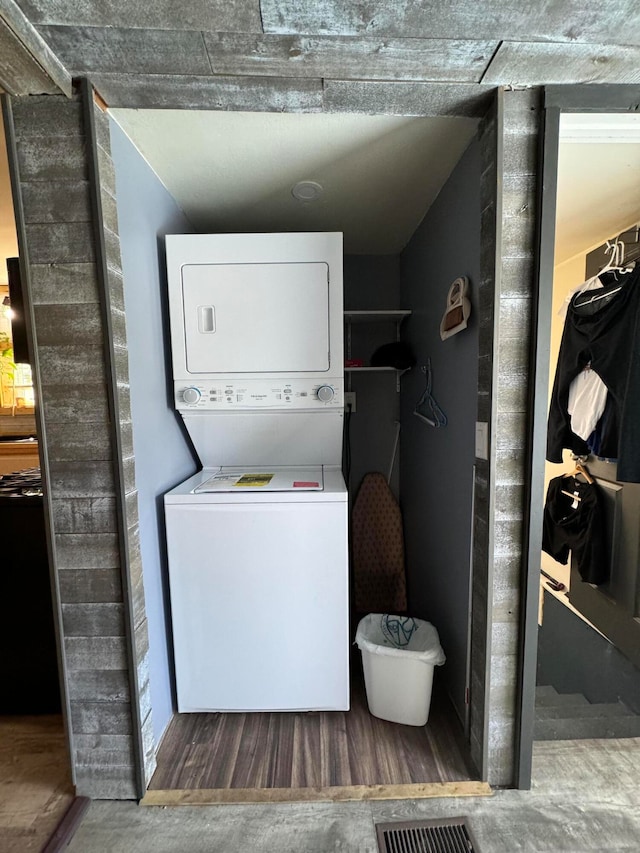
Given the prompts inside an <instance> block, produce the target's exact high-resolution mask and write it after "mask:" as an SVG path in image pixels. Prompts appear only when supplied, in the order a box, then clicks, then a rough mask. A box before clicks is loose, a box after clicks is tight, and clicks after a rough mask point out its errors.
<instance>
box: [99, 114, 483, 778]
mask: <svg viewBox="0 0 640 853" xmlns="http://www.w3.org/2000/svg"><path fill="white" fill-rule="evenodd" d="M172 118H173V121H176V117H175V116H173V117H172V116H171V115H168V114H167V113H164V114H163V112H162V111H158V112H153V111H149V113H148V114H145V112H144V111H142V112H138V111H127V110H115V111H113V115H112V117H111V149H112V157H113V161H114V165H115V170H116V188H117V202H118V227H119V233H120V242H121V251H122V265H123V275H124V287H125V316H126V325H127V348H128V355H129V372H130V382H131V407H132V421H133V441H134V452H135V460H136V486H137V490H138V505H139V514H140V549H141V554H142V561H143V572H144V588H145V600H146V611H147V616H148V622H149V642H150V653H149V660H150V685H151V697H150V701H151V708H152V712H153V721H154V738H155V741H156V749H157V758H158V769H157V771H156V776H155V777H154V779H153V780H152V783H151V790H150V793H152V792H153V790H154V789H155V790H156V791H157V790H159V791H162V790H168V789H171V788H179V789H207V790H209V791H211V790H214V791H215V790H218V791H220V790H225V789H227V788H235V789H237V792H240V791H241V790H246V789H250V790H254V791H255V789H266V790H271V791H272V793H273V789H281V790H282V791H286V790H288V789H292V788H294V789H300V788H307V787H316V788H318V787H319V788H327V787H344V788H348V787H350V786H353V785H381V784H386V785H411V784H418V783H429V782H448V781H461V780H471V779H473V778H476V777H475V776H474V775H473V774H474V771H473V769H471V765H470V763H469V756H468V743H467V740H468V731H467V732H465V729H466V728H467V727H468V710H467V709H468V706H467V704H466V701H467V695H468V688H469V677H470V676H469V644H470V637H469V622H470V596H471V563H472V496H473V477H474V460H475V457H476V454H478V453H479V454H482V453H483V449H482V447H480V448H479V447H478V446H477V444H476V419H477V386H478V376H477V369H478V368H477V357H478V333H479V318H478V315H477V312H476V306H477V304H478V298H477V296H478V287H479V277H480V272H479V271H480V175H481V161H480V152H479V146H478V143H477V141H476V139H475V132H476V122H475V121H474V120H471V119H409V118H406V119H399V118H397V117H394V118H392V117H371V116H354V117H347V118H349V119H352V123H351V124H349V122H347V120H346V119H345V117H338V116H330V115H329V116H313V115H309V116H305V115H281V116H274V115H269V116H262V115H258V114H233V113H201V114H199V115H198V116H193V114H191V113H188V112H185V113H181V114H180V116H179V119H180V121H181V122H182V123H183V125H184V127H183V128H182V130H181V133H180V134H179V136H176V135H175V134H173V135H172V134H171V133H170V132H169V128H170V127H174V128H175V127H176V126H177V125H175V124H174V125H170V124H167V122H170V121H171V119H172ZM199 122H203V123H201V124H199ZM198 135H200V136H201V137H202V139H203V140H204V141H205V144H206V145H207V146H208V147H209V148H211V149H212V151H213V153H212V155H211V159H210V160H209V161H208V163H207V166H206V169H205V170H204V172H200V173H198V170H197V169H196V170H193V171H192V172H191V174H190V176H189V175H188V170H184V169H181V168H180V162H181V161H182V160H184V159H189V158H191V159H193V158H194V151H190V150H189V144H188V143H189V139H191V140H192V141H193V142H194V146H195V147H196V148H197V144H196V140H197V139H198ZM314 137H315V138H316V140H319V141H320V143H322V144H317V146H316V147H315V148H313V149H311V148H310V150H309V151H308V152H307V154H308V156H306V157H303V156H300V154H301V151H302V152H304V150H305V149H304V145H303V143H302V142H301V141H300V140H304V139H306V140H309V142H308V144H309V146H311V141H310V140H312V139H313V138H314ZM158 139H161V140H163V142H162V144H161V145H158V144H157V140H158ZM154 140H156V141H155V142H154ZM252 140H253V141H252ZM256 140H259V143H257V142H256ZM251 141H252V142H251ZM250 142H251V144H249V143H250ZM323 146H324V147H323ZM260 148H262V156H258V155H259V154H260ZM444 151H446V152H447V153H446V156H444V155H443V152H444ZM216 152H217V153H218V159H216ZM230 152H232V153H233V156H232V157H231V158H230V159H229V157H230ZM403 158H404V159H405V160H406V161H407V162H408V163H410V166H411V168H410V170H409V173H408V174H407V172H406V171H404V172H403V170H402V169H399V170H398V171H396V170H395V166H397V165H398V163H399V161H401V160H402V159H403ZM196 159H197V158H196ZM234 160H235V162H236V164H237V165H236V168H237V173H236V175H235V179H236V182H237V186H236V188H235V191H234V188H233V185H232V184H233V182H232V181H231V182H230V181H228V180H227V179H226V178H227V177H228V175H226V174H225V173H226V172H227V171H228V163H229V162H230V161H234ZM436 161H438V166H437V168H436V167H435V163H436ZM431 164H433V166H432V165H431ZM392 167H393V168H392ZM385 169H386V170H387V171H388V172H389V174H385ZM411 170H413V174H411ZM243 173H244V174H243ZM432 173H433V174H432ZM187 177H189V179H190V183H189V182H188V181H187ZM241 179H242V180H241ZM401 180H402V181H404V184H402V183H401ZM181 181H183V182H186V183H180V182H181ZM354 181H355V183H354V184H353V188H352V189H351V190H350V192H351V196H352V197H351V199H349V193H348V192H347V193H345V192H344V191H343V192H342V193H341V194H340V198H339V200H338V188H339V187H340V184H345V185H348V186H349V187H351V186H352V182H354ZM385 181H386V183H385ZM394 181H395V184H396V185H395V186H394V191H393V192H391V189H390V183H389V182H392V183H393V182H394ZM305 185H309V186H311V190H313V193H316V197H315V198H313V199H312V198H311V196H310V195H306V194H305V193H306V192H307V190H306V187H305ZM296 186H298V188H299V192H298V196H300V195H301V194H302V197H301V198H300V197H296V193H295V188H296ZM300 187H302V189H300ZM356 187H357V191H356ZM416 187H417V189H416ZM292 190H294V192H293V193H292ZM311 190H309V192H311ZM357 192H359V193H360V194H361V195H362V198H361V199H360V200H359V199H357V198H355V199H354V197H355V196H357ZM420 192H422V193H423V195H424V201H423V202H422V203H420V202H419V201H416V198H419V196H420ZM313 193H312V194H313ZM188 199H191V201H188ZM354 200H355V201H356V202H357V201H361V202H362V203H361V204H360V205H358V204H354V203H353V202H354ZM362 219H364V222H361V221H360V220H362ZM287 232H292V233H293V232H295V233H301V234H304V233H307V234H313V233H317V232H335V233H340V234H342V236H343V240H344V254H343V257H342V259H341V260H342V273H343V278H344V284H343V286H344V290H343V300H344V305H343V312H344V316H343V317H342V318H341V321H342V322H341V323H340V334H343V335H344V338H343V340H342V341H341V347H340V349H341V350H342V349H343V351H344V353H343V360H344V373H343V377H342V382H343V386H342V387H341V388H340V389H339V393H340V397H339V400H340V403H341V405H340V409H341V412H340V414H341V426H340V431H341V437H342V459H341V460H338V464H339V463H340V462H342V471H343V473H344V474H345V479H346V480H347V486H348V506H349V508H352V507H353V505H354V501H355V500H356V498H357V495H358V491H359V488H360V485H361V483H362V480H363V478H364V476H365V475H366V474H367V473H369V472H378V473H379V474H381V475H382V476H383V477H384V480H385V482H386V483H387V484H388V487H389V489H390V493H391V495H392V498H393V500H395V501H397V505H398V507H399V510H400V512H401V514H402V527H403V533H404V551H405V553H404V565H405V569H406V589H407V602H408V604H407V612H408V613H410V615H412V616H415V617H418V618H423V619H426V620H428V621H430V622H432V623H433V624H434V625H435V626H436V628H437V629H438V632H439V634H440V640H441V643H442V646H443V649H444V652H445V655H446V657H447V662H446V664H445V665H444V666H443V667H442V668H441V669H440V670H439V671H437V673H436V683H435V687H434V697H433V702H432V709H431V716H430V720H429V722H428V724H427V726H426V728H418V729H415V730H414V729H413V728H412V727H407V726H398V725H396V726H394V724H390V723H383V722H382V721H378V720H377V719H376V718H374V717H371V715H369V714H368V711H367V708H366V699H365V696H364V688H363V686H362V681H361V674H360V670H359V655H358V654H357V650H355V649H353V648H352V649H351V653H350V658H351V667H350V668H351V677H352V681H351V690H350V704H351V710H350V711H346V710H344V709H343V710H336V711H329V710H327V711H317V712H313V713H308V712H302V713H297V712H295V711H293V712H289V713H284V712H283V713H280V714H278V713H266V712H265V713H252V714H250V713H247V714H241V713H221V714H211V713H209V714H207V713H201V714H197V713H189V714H187V713H185V714H178V713H176V706H175V693H174V690H175V684H174V676H175V673H174V640H175V637H174V634H173V632H172V623H171V612H170V610H171V608H170V603H171V596H170V589H169V584H170V582H171V583H173V580H172V579H171V578H170V577H169V572H168V568H167V566H168V563H167V540H166V522H165V515H164V511H163V503H164V496H165V495H166V494H167V493H168V492H170V491H171V490H172V489H173V488H174V487H175V486H176V485H177V484H178V483H181V482H182V481H185V480H187V479H188V478H189V477H191V476H193V475H196V474H197V472H198V470H199V469H200V467H201V464H202V458H201V456H202V454H201V450H202V448H201V446H200V447H199V446H198V442H197V441H192V439H190V437H189V435H188V433H187V430H186V429H185V428H184V424H183V423H182V422H181V419H180V418H179V417H178V416H177V413H176V411H175V409H174V405H173V404H174V397H173V390H172V386H171V376H172V374H171V353H170V344H169V341H170V334H169V311H168V299H169V296H168V293H167V267H166V260H167V255H166V251H167V250H166V246H167V245H168V244H167V243H166V241H165V237H166V235H182V234H184V235H186V234H191V235H194V236H195V235H196V234H220V235H224V234H248V235H250V234H259V233H263V234H264V233H272V234H286V233H287ZM172 239H173V238H172ZM285 243H286V240H285ZM461 279H462V280H464V281H465V282H468V299H469V305H470V313H469V315H468V317H465V323H464V328H462V329H461V331H460V332H459V333H458V334H456V335H454V336H451V337H446V336H445V337H444V339H443V336H442V335H441V322H442V319H443V314H444V313H445V311H446V309H447V299H448V295H449V292H450V289H451V286H452V284H453V283H454V282H456V281H457V280H461ZM203 316H204V315H203ZM207 317H209V315H207V316H204V319H203V323H204V322H205V321H207V322H208V320H207ZM209 319H211V317H209ZM398 344H400V345H401V347H398V346H397V345H398ZM391 345H394V346H391ZM398 350H401V354H402V357H403V358H404V359H408V362H405V361H401V362H399V363H395V362H394V361H393V355H392V357H391V358H390V357H389V355H388V353H389V352H391V353H393V352H396V354H397V351H398ZM385 352H386V353H387V355H386V356H385ZM381 353H382V355H381ZM341 357H342V353H341ZM341 367H342V366H341ZM312 390H313V391H314V393H317V389H315V386H314V389H312ZM343 395H344V396H343ZM347 401H348V405H346V403H347ZM342 404H345V408H344V415H343V414H342ZM192 438H193V436H192ZM214 451H215V448H214ZM213 456H215V452H213ZM212 458H213V457H212ZM254 467H255V466H254ZM244 473H245V474H251V473H252V472H250V471H248V470H247V471H246V472H244ZM253 473H255V472H253ZM307 474H308V472H307ZM307 474H305V477H304V478H303V479H304V482H305V483H310V482H311V481H313V480H314V478H313V477H311V475H309V476H307ZM240 475H242V472H240ZM296 482H300V483H301V482H302V480H301V479H300V478H298V479H297V480H296ZM314 482H315V481H314ZM310 494H313V491H311V492H310ZM292 523H293V522H292ZM326 536H327V530H323V529H322V525H320V526H319V528H318V530H317V541H316V554H317V569H316V571H322V569H321V564H322V553H323V542H324V541H325V538H326ZM282 538H283V543H282V547H286V545H287V543H286V532H283V537H282ZM169 548H170V549H171V544H169ZM197 551H198V548H197V543H196V544H195V545H194V548H193V551H192V554H191V558H190V559H194V558H195V557H194V555H196V554H197ZM265 565H269V561H266V562H265ZM351 580H352V579H351ZM279 595H281V596H283V597H284V596H286V590H282V591H281V592H280V593H279ZM351 601H352V607H351V612H350V620H351V622H350V626H349V637H348V639H347V640H346V641H345V642H346V643H350V642H352V641H353V633H354V626H355V621H356V620H357V618H358V616H359V615H361V614H358V613H357V612H355V610H354V607H353V596H352V599H351ZM289 604H290V606H291V607H292V608H293V609H295V608H296V602H295V600H292V601H290V602H289ZM330 615H331V614H327V619H329V618H330ZM245 618H246V615H245V614H243V613H241V612H239V613H238V614H237V623H236V630H237V631H238V632H240V633H241V632H242V631H243V619H245ZM211 619H212V622H213V623H215V620H216V612H215V607H214V608H213V609H212V612H211ZM279 619H280V620H281V619H282V616H280V617H279ZM321 621H322V620H320V622H321ZM294 627H295V631H293V634H292V636H291V638H290V642H291V644H292V646H295V644H296V642H297V639H296V632H298V631H301V630H303V626H302V625H299V624H298V623H295V625H294ZM212 637H215V630H214V631H213V632H212V633H211V635H210V637H209V642H211V641H212V640H211V638H212ZM233 642H234V638H233V636H229V635H228V631H226V632H224V636H221V637H220V643H221V644H223V645H224V644H229V643H233ZM343 651H344V652H348V650H347V649H344V650H343ZM314 653H315V654H318V655H322V643H319V644H316V646H315V648H314ZM235 677H236V679H238V680H240V681H241V680H242V673H241V672H236V675H235ZM274 707H276V708H277V707H278V706H277V704H276V705H275V706H274ZM316 707H317V706H316ZM335 707H336V708H338V707H339V706H338V705H336V706H335ZM332 714H334V715H338V714H341V715H343V716H341V717H340V719H339V720H338V722H337V724H336V725H334V722H332V717H331V715H332ZM348 715H351V716H348ZM335 719H337V717H336V718H335ZM376 749H377V750H378V752H379V754H378V756H377V757H376V755H375V753H376ZM381 755H382V758H381V757H380V756H381Z"/></svg>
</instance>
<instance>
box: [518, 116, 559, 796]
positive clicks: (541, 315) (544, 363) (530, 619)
mask: <svg viewBox="0 0 640 853" xmlns="http://www.w3.org/2000/svg"><path fill="white" fill-rule="evenodd" d="M559 129H560V111H559V110H558V109H547V110H546V113H545V112H543V114H542V126H541V128H540V145H539V158H538V164H539V166H538V170H537V173H538V188H537V195H538V216H537V221H538V228H537V238H536V244H537V252H536V271H535V280H536V292H535V293H534V294H533V299H532V320H531V350H530V357H529V396H528V403H527V411H528V412H529V413H530V416H529V422H528V425H527V427H528V432H527V454H526V466H527V467H526V471H525V483H528V484H529V489H528V490H526V491H525V505H524V508H523V545H524V547H523V571H522V587H521V598H520V648H519V677H518V691H519V696H518V705H517V707H518V708H519V714H518V717H517V719H516V755H515V758H516V774H515V782H516V786H517V787H518V788H521V789H525V790H528V789H529V788H530V787H531V760H532V750H533V726H534V716H535V689H536V664H537V657H538V602H539V589H540V548H541V542H542V508H543V501H544V470H545V466H544V460H545V448H546V421H547V398H548V383H549V326H550V323H551V303H552V297H553V267H554V247H555V231H556V191H557V172H558V140H559Z"/></svg>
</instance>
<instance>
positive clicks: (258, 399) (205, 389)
mask: <svg viewBox="0 0 640 853" xmlns="http://www.w3.org/2000/svg"><path fill="white" fill-rule="evenodd" d="M343 390H344V389H343V383H342V381H341V380H333V379H327V380H326V382H317V381H316V382H314V381H312V380H308V379H291V380H277V379H276V380H274V379H251V380H245V381H237V380H233V381H229V382H224V381H220V380H217V379H215V378H212V379H211V380H210V381H209V382H206V383H202V382H197V383H193V384H187V383H185V382H176V383H175V403H176V408H177V409H182V410H183V411H184V410H185V409H206V410H208V411H218V412H220V411H237V410H240V409H327V408H329V409H337V408H342V407H343V405H344V399H343Z"/></svg>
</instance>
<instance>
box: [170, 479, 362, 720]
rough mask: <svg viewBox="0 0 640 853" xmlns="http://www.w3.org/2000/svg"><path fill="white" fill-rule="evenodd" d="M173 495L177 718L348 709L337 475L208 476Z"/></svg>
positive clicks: (343, 507) (345, 588)
mask: <svg viewBox="0 0 640 853" xmlns="http://www.w3.org/2000/svg"><path fill="white" fill-rule="evenodd" d="M243 475H244V476H243ZM225 478H226V479H225ZM256 478H257V479H256ZM207 481H209V483H208V485H207ZM164 500H165V517H166V525H167V546H168V552H169V582H170V587H171V611H172V622H173V643H174V653H175V667H176V683H177V693H178V711H180V712H189V711H308V710H348V708H349V606H348V603H349V576H348V543H347V490H346V487H345V484H344V480H343V478H342V473H341V472H340V470H339V469H337V468H327V467H323V466H315V467H304V468H303V467H296V468H269V467H265V468H251V469H240V468H220V469H215V470H213V469H204V470H203V471H200V472H199V473H198V474H196V475H195V476H193V477H191V478H190V479H188V480H186V481H185V482H184V483H182V484H181V485H179V486H177V487H176V488H175V489H173V490H172V491H170V492H168V493H167V494H166V495H165V499H164Z"/></svg>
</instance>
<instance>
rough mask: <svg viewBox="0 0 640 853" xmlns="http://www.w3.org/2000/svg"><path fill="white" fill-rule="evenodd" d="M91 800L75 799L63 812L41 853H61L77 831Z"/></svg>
mask: <svg viewBox="0 0 640 853" xmlns="http://www.w3.org/2000/svg"><path fill="white" fill-rule="evenodd" d="M90 804H91V800H90V799H89V798H88V797H76V798H75V799H74V801H73V802H72V803H71V805H70V806H69V808H68V809H67V811H66V812H65V814H64V816H63V818H62V820H61V821H60V823H59V824H58V825H57V827H56V828H55V829H54V831H53V833H52V834H51V836H50V837H49V840H48V841H47V843H46V844H45V846H44V847H43V848H42V851H41V853H62V851H63V850H66V848H67V847H68V846H69V842H70V841H71V839H72V838H73V836H74V835H75V834H76V832H77V831H78V827H79V826H80V824H81V823H82V818H83V817H84V816H85V813H86V811H87V809H88V808H89V805H90Z"/></svg>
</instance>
